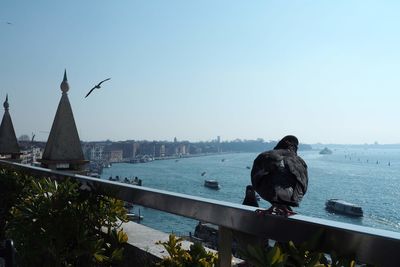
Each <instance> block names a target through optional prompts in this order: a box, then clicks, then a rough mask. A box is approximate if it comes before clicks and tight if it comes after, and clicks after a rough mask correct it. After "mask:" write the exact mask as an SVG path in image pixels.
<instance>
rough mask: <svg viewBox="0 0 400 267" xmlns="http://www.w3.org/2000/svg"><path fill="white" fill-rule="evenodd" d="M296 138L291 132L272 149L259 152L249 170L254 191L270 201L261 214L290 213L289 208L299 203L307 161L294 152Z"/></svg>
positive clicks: (303, 187) (304, 184)
mask: <svg viewBox="0 0 400 267" xmlns="http://www.w3.org/2000/svg"><path fill="white" fill-rule="evenodd" d="M298 145H299V141H298V139H297V138H296V137H295V136H293V135H288V136H285V137H284V138H282V140H281V141H279V142H278V144H277V145H276V146H275V147H274V149H273V150H270V151H266V152H263V153H261V154H260V155H258V157H257V158H256V159H255V160H254V164H253V168H252V170H251V183H252V185H253V188H254V190H255V191H256V192H257V193H258V194H259V195H260V196H261V197H262V198H263V199H265V200H267V201H268V202H270V203H271V204H272V207H271V208H269V209H268V210H258V213H260V214H276V215H283V216H289V215H293V214H295V212H293V211H292V209H291V206H292V207H297V206H299V203H300V201H301V200H302V198H303V196H304V194H305V193H306V192H307V187H308V173H307V164H306V163H305V162H304V160H303V159H302V158H301V157H299V156H298V155H297V147H298Z"/></svg>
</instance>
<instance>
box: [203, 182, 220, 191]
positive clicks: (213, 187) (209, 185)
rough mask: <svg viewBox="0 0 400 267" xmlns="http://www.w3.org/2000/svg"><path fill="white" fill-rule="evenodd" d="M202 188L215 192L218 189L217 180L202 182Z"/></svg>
mask: <svg viewBox="0 0 400 267" xmlns="http://www.w3.org/2000/svg"><path fill="white" fill-rule="evenodd" d="M204 186H205V187H208V188H212V189H217V190H218V189H219V188H220V187H219V184H218V181H217V180H204Z"/></svg>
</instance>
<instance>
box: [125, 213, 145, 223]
mask: <svg viewBox="0 0 400 267" xmlns="http://www.w3.org/2000/svg"><path fill="white" fill-rule="evenodd" d="M126 216H127V217H128V220H130V221H134V222H140V221H141V220H143V218H144V217H143V216H142V215H140V213H139V214H136V213H127V214H126Z"/></svg>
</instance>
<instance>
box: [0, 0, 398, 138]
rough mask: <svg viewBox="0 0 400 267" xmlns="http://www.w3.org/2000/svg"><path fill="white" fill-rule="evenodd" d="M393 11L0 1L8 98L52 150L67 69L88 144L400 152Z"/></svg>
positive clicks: (0, 78) (361, 4)
mask: <svg viewBox="0 0 400 267" xmlns="http://www.w3.org/2000/svg"><path fill="white" fill-rule="evenodd" d="M399 12H400V3H399V2H398V1H196V2H195V1H67V2H65V1H64V2H61V1H11V0H4V1H1V3H0V36H1V37H0V99H4V98H5V95H6V93H8V95H9V102H10V113H11V116H12V119H13V123H14V127H15V131H16V134H17V136H20V135H22V134H28V135H30V134H31V133H32V132H34V133H36V136H37V137H38V139H41V140H46V139H47V135H48V131H50V128H51V124H52V121H53V118H54V115H55V112H56V108H57V105H58V102H59V99H60V97H61V91H60V89H59V85H60V82H61V80H62V77H63V72H64V69H65V68H66V69H67V73H68V80H69V84H70V87H71V89H70V91H69V94H68V95H69V99H70V102H71V105H72V107H73V111H74V116H75V121H76V124H77V127H78V131H79V135H80V138H81V139H82V140H85V141H89V140H105V139H111V140H126V139H137V140H142V139H148V140H172V139H173V138H174V137H175V136H176V137H177V138H178V140H190V141H198V140H211V139H215V138H216V136H218V135H219V136H221V138H222V140H232V139H235V138H240V139H256V138H264V139H265V140H276V139H280V138H281V137H282V136H284V135H286V134H295V135H297V136H298V137H299V139H300V141H301V142H305V143H316V142H322V143H373V142H375V141H378V142H379V143H400V124H399V123H398V114H400V105H399V100H400V90H399V85H400V75H398V72H399V69H400V17H399V16H398V14H399ZM7 22H11V23H12V24H8V23H7ZM108 77H111V80H110V81H108V82H106V83H104V84H103V87H102V88H101V89H100V90H96V91H94V92H93V93H92V94H91V95H90V96H89V97H88V98H86V99H85V98H84V96H85V95H86V93H87V92H88V91H89V89H90V88H92V87H93V86H94V85H95V84H96V83H97V82H98V81H100V80H103V79H105V78H108Z"/></svg>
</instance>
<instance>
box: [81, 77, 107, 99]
mask: <svg viewBox="0 0 400 267" xmlns="http://www.w3.org/2000/svg"><path fill="white" fill-rule="evenodd" d="M110 79H111V78H108V79H105V80H102V81H101V82H99V83H98V84H97V85H95V86H94V87H93V88H92V89H90V91H89V93H87V95H86V96H85V98H86V97H88V96H89V95H90V94H91V93H92V92H93V90H94V89H100V88H101V84H102V83H104V82H105V81H108V80H110Z"/></svg>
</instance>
